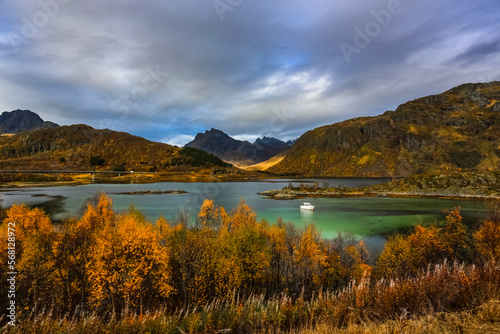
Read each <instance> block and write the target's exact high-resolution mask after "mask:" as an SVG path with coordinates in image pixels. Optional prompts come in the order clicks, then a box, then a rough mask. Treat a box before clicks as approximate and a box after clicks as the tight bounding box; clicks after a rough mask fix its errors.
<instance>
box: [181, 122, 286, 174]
mask: <svg viewBox="0 0 500 334" xmlns="http://www.w3.org/2000/svg"><path fill="white" fill-rule="evenodd" d="M185 147H194V148H197V149H200V150H203V151H205V152H208V153H210V154H213V155H215V156H217V157H219V158H221V159H223V160H225V161H228V162H231V163H234V164H237V165H253V164H256V163H259V162H262V161H266V160H268V159H270V158H271V157H274V156H276V155H278V154H280V153H282V152H284V151H286V150H288V149H290V147H291V145H290V144H289V143H285V142H284V141H281V140H279V139H276V138H272V137H263V138H258V139H257V140H256V141H255V142H254V143H253V144H252V143H250V142H248V141H242V140H237V139H234V138H232V137H230V136H229V135H228V134H226V133H225V132H223V131H221V130H217V129H213V128H212V129H210V130H207V131H205V132H204V133H198V134H197V135H196V137H195V139H194V140H193V141H191V142H189V143H187V144H186V145H185Z"/></svg>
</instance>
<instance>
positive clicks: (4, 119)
mask: <svg viewBox="0 0 500 334" xmlns="http://www.w3.org/2000/svg"><path fill="white" fill-rule="evenodd" d="M57 127H59V125H58V124H56V123H53V122H47V121H44V120H43V119H42V118H41V117H40V116H38V115H37V114H36V113H34V112H32V111H30V110H20V109H17V110H13V111H10V112H9V111H5V112H3V113H2V115H0V133H20V132H24V131H30V130H35V129H46V128H57Z"/></svg>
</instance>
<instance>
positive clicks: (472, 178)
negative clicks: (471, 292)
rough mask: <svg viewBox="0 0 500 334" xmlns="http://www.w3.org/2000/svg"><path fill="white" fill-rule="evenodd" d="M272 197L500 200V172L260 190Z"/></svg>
mask: <svg viewBox="0 0 500 334" xmlns="http://www.w3.org/2000/svg"><path fill="white" fill-rule="evenodd" d="M259 195H261V196H266V197H268V198H271V199H278V200H289V199H298V198H305V197H434V198H461V199H484V200H500V173H499V172H490V173H464V174H452V175H416V176H411V177H408V178H405V179H401V180H395V181H391V182H388V183H383V184H377V185H372V186H367V187H362V188H346V187H343V188H316V187H293V188H289V187H286V188H283V189H279V190H268V191H263V192H261V193H259Z"/></svg>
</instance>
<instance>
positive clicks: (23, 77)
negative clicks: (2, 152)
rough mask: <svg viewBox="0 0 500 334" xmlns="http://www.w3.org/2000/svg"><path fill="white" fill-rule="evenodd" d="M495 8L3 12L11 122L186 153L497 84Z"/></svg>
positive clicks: (186, 4)
mask: <svg viewBox="0 0 500 334" xmlns="http://www.w3.org/2000/svg"><path fill="white" fill-rule="evenodd" d="M499 15H500V1H498V0H476V1H470V0H439V1H435V0H388V1H387V0H336V1H332V0H273V1H268V0H168V1H153V0H120V1H118V0H116V1H111V0H107V1H103V0H86V1H77V0H36V1H35V0H33V1H32V0H0V111H11V110H15V109H29V110H31V111H34V112H36V113H38V114H39V115H40V116H41V117H42V118H43V119H44V120H49V121H53V122H56V123H58V124H60V125H70V124H78V123H84V124H88V125H90V126H92V127H94V128H98V129H101V128H108V129H112V130H116V131H125V132H129V133H132V134H135V135H139V136H142V137H145V138H147V139H150V140H154V141H161V142H165V143H169V144H174V145H178V146H182V145H184V144H185V143H187V142H188V141H190V140H192V139H193V138H194V136H195V135H196V134H197V133H198V132H204V131H205V130H207V129H210V128H216V129H220V130H222V131H224V132H226V133H228V134H229V135H231V136H233V137H235V138H238V139H242V140H249V141H253V140H255V139H256V138H257V137H262V136H272V137H276V138H280V139H283V140H290V139H295V138H297V137H299V136H300V135H302V134H303V133H304V132H306V131H308V130H311V129H313V128H316V127H318V126H322V125H326V124H333V123H336V122H340V121H343V120H346V119H350V118H354V117H360V116H374V115H378V114H381V113H383V112H384V111H386V110H394V109H395V108H396V107H397V106H398V105H399V104H401V103H404V102H406V101H408V100H413V99H415V98H418V97H421V96H426V95H430V94H438V93H441V92H444V91H446V90H448V89H450V88H452V87H454V86H457V85H460V84H462V83H467V82H489V81H494V80H500V66H499V65H500V33H499V32H500V19H499Z"/></svg>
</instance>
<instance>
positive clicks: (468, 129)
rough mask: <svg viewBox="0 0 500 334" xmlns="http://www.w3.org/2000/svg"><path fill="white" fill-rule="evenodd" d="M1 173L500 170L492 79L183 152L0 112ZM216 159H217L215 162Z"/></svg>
mask: <svg viewBox="0 0 500 334" xmlns="http://www.w3.org/2000/svg"><path fill="white" fill-rule="evenodd" d="M0 130H1V131H2V132H3V134H2V136H1V137H0V169H2V170H16V169H17V170H19V169H74V170H86V169H88V168H94V169H98V170H116V169H119V170H138V171H139V170H140V171H170V172H175V171H186V170H192V169H193V168H222V169H224V168H232V167H229V165H228V164H227V162H231V163H234V164H237V165H238V166H248V165H254V166H252V168H251V169H265V170H266V172H268V173H272V174H275V175H290V174H296V175H302V176H330V177H335V176H338V177H354V176H355V177H373V176H378V177H391V176H394V177H403V176H409V175H416V174H440V173H457V172H486V171H498V170H499V169H500V135H499V134H500V82H498V81H494V82H490V83H476V84H463V85H460V86H458V87H455V88H452V89H450V90H448V91H446V92H444V93H441V94H437V95H430V96H426V97H422V98H418V99H416V100H413V101H409V102H406V103H404V104H401V105H400V106H399V107H398V108H396V110H393V111H386V112H385V113H384V114H382V115H379V116H373V117H360V118H355V119H350V120H347V121H344V122H339V123H335V124H331V125H325V126H321V127H318V128H316V129H313V130H310V131H308V132H306V133H305V134H303V135H302V136H301V137H300V138H298V139H297V140H296V142H295V143H294V142H283V141H281V140H278V139H276V138H269V137H264V138H259V139H257V140H256V141H255V142H254V143H250V142H248V141H241V140H236V139H234V138H231V137H230V136H229V135H227V134H226V133H224V132H222V131H220V130H217V129H211V130H207V131H206V132H204V133H198V134H197V135H196V137H195V139H194V140H193V141H191V142H190V143H188V144H186V146H185V147H184V148H179V147H176V146H171V145H168V144H164V143H156V142H151V141H149V140H146V139H144V138H141V137H137V136H133V135H130V134H128V133H123V132H116V131H111V130H96V129H93V128H91V127H89V126H86V125H81V124H80V125H72V126H61V127H59V126H58V125H57V124H55V123H52V122H45V121H43V120H42V119H41V118H40V117H39V116H38V115H37V114H35V113H33V112H31V111H29V110H15V111H13V112H4V113H3V114H2V115H1V116H0ZM223 160H224V161H223Z"/></svg>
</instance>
